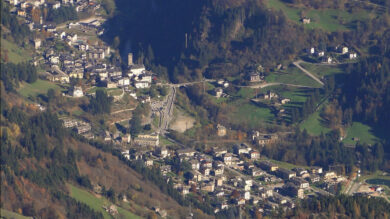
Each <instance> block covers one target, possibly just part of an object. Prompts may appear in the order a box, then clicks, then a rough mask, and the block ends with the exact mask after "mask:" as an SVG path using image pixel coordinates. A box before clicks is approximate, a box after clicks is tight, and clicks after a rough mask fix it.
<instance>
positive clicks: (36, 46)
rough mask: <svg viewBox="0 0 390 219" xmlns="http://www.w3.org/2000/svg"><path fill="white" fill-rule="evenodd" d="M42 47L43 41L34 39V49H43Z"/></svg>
mask: <svg viewBox="0 0 390 219" xmlns="http://www.w3.org/2000/svg"><path fill="white" fill-rule="evenodd" d="M41 45H42V41H41V39H39V38H36V39H34V47H35V49H38V48H39V47H41Z"/></svg>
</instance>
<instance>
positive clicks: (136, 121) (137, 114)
mask: <svg viewBox="0 0 390 219" xmlns="http://www.w3.org/2000/svg"><path fill="white" fill-rule="evenodd" d="M141 116H142V106H141V105H138V106H137V108H136V109H135V110H134V111H133V117H132V118H131V120H130V134H131V136H132V137H136V136H138V134H139V133H140V132H141V130H142V125H141V123H142V119H141Z"/></svg>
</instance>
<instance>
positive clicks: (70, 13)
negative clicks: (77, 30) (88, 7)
mask: <svg viewBox="0 0 390 219" xmlns="http://www.w3.org/2000/svg"><path fill="white" fill-rule="evenodd" d="M77 18H78V16H77V12H76V10H75V8H74V7H72V6H62V7H60V8H58V9H50V10H49V11H48V13H47V17H46V20H47V21H51V22H54V23H57V24H59V23H63V22H65V21H73V20H77Z"/></svg>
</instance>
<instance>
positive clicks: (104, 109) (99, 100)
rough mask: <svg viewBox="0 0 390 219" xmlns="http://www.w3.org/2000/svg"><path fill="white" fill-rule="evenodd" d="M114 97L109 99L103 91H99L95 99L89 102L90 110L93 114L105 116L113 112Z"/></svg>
mask: <svg viewBox="0 0 390 219" xmlns="http://www.w3.org/2000/svg"><path fill="white" fill-rule="evenodd" d="M111 103H112V97H109V96H108V95H107V93H106V92H105V91H103V90H97V91H96V95H95V97H92V98H91V99H90V102H89V110H90V111H91V112H92V113H93V114H103V113H110V112H111Z"/></svg>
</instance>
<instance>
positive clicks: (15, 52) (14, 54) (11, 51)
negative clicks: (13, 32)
mask: <svg viewBox="0 0 390 219" xmlns="http://www.w3.org/2000/svg"><path fill="white" fill-rule="evenodd" d="M1 50H2V51H3V50H8V59H9V61H10V62H14V63H19V62H24V61H28V60H30V59H31V54H32V53H31V52H30V51H27V50H25V49H23V48H20V47H19V46H18V45H16V44H14V43H12V42H10V41H8V40H6V39H3V38H1Z"/></svg>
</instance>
